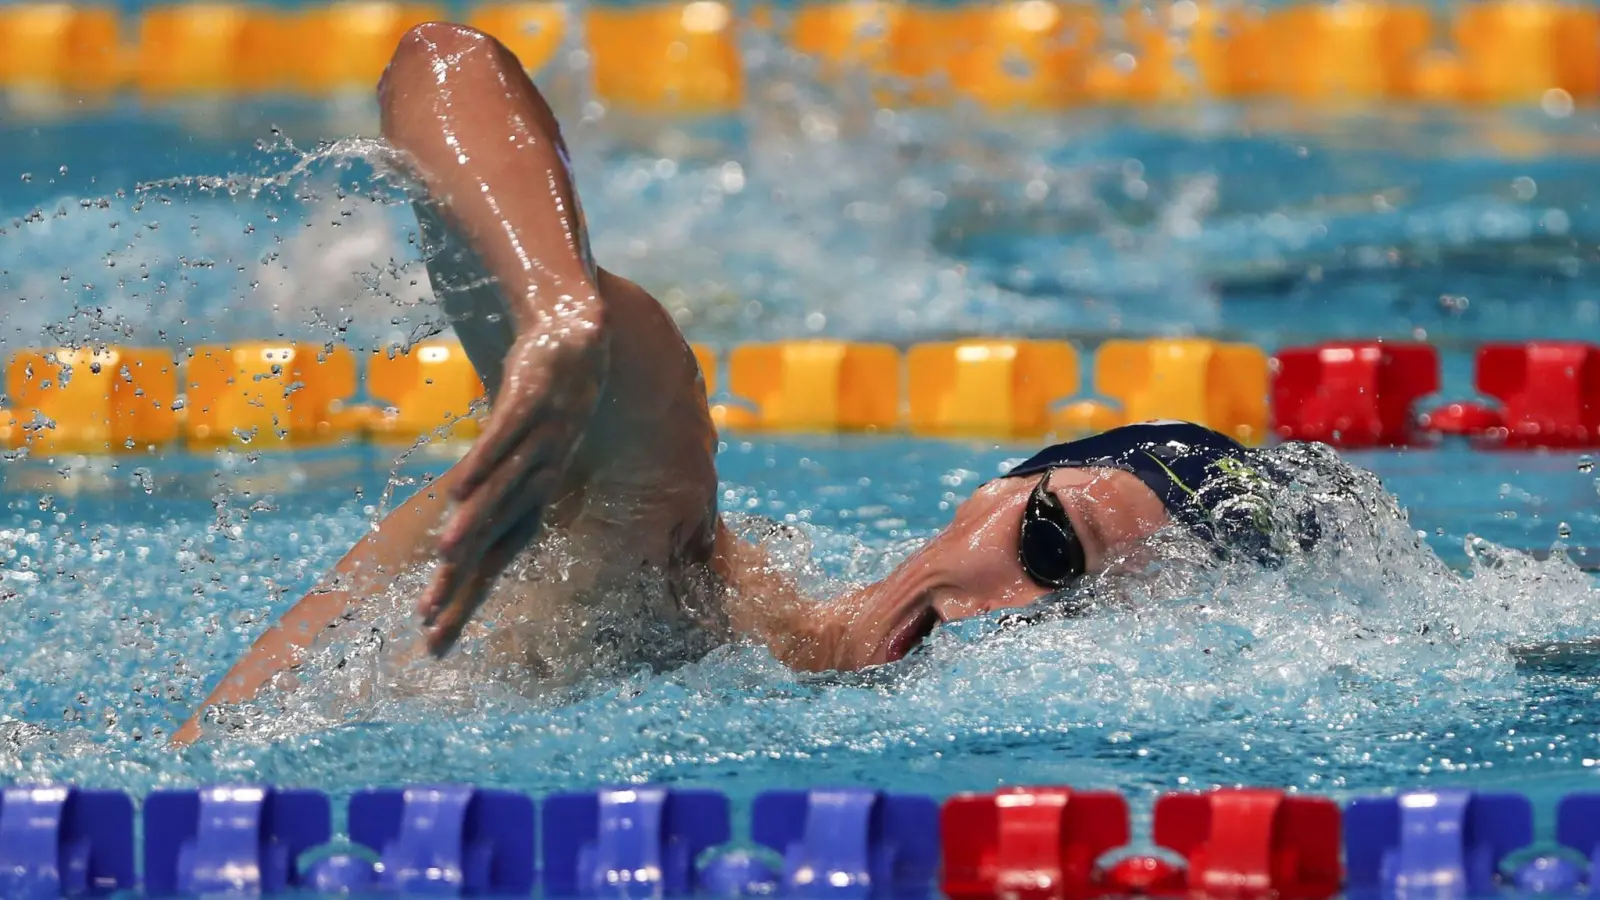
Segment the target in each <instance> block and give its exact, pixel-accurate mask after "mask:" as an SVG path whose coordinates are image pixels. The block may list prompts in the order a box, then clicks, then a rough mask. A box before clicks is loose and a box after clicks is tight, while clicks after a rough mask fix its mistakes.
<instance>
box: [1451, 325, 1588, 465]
mask: <svg viewBox="0 0 1600 900" xmlns="http://www.w3.org/2000/svg"><path fill="white" fill-rule="evenodd" d="M1477 383H1478V390H1479V391H1481V392H1483V393H1484V394H1487V395H1488V396H1490V397H1493V398H1495V399H1496V400H1499V401H1500V403H1501V405H1502V409H1503V418H1504V422H1505V424H1504V427H1503V429H1491V430H1489V431H1488V432H1486V433H1485V437H1486V438H1488V439H1489V440H1491V441H1494V442H1498V443H1502V444H1504V445H1505V446H1506V447H1518V448H1521V447H1591V446H1594V445H1595V444H1597V443H1600V347H1595V346H1594V345H1592V344H1582V343H1578V342H1576V341H1540V342H1535V343H1529V344H1485V345H1483V346H1482V347H1480V348H1478V366H1477Z"/></svg>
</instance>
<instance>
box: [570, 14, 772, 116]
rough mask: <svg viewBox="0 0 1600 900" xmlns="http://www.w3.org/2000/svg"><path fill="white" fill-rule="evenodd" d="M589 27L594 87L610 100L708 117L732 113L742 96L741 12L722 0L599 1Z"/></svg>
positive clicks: (643, 108) (635, 107)
mask: <svg viewBox="0 0 1600 900" xmlns="http://www.w3.org/2000/svg"><path fill="white" fill-rule="evenodd" d="M584 25H585V30H586V33H587V34H588V38H589V51H590V53H591V54H592V55H593V72H594V88H595V93H596V95H598V96H599V98H600V99H602V100H604V101H606V102H608V103H611V104H613V105H616V106H619V107H622V108H625V109H629V110H633V111H648V112H654V113H678V114H684V115H703V114H715V113H725V112H728V111H730V110H733V109H736V108H738V106H739V105H740V103H741V102H742V101H743V97H744V72H743V62H742V60H741V59H740V56H739V47H738V44H737V43H736V40H735V37H736V28H735V22H734V10H733V7H731V6H730V5H728V4H727V3H724V2H722V0H689V2H686V3H672V4H659V3H652V4H647V5H643V6H614V5H610V4H593V5H591V6H589V7H588V8H587V9H586V10H585V18H584Z"/></svg>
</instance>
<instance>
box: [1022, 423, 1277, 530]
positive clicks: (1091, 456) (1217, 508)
mask: <svg viewBox="0 0 1600 900" xmlns="http://www.w3.org/2000/svg"><path fill="white" fill-rule="evenodd" d="M1102 468H1103V469H1120V470H1122V471H1124V472H1129V473H1132V474H1133V475H1135V476H1137V477H1138V478H1139V480H1140V481H1142V482H1144V483H1145V484H1146V485H1147V486H1148V487H1149V488H1150V490H1152V491H1154V492H1155V495H1156V496H1157V497H1158V498H1160V500H1161V503H1162V505H1163V506H1165V507H1166V509H1167V513H1168V514H1169V515H1171V516H1172V518H1173V519H1175V520H1176V521H1178V522H1181V523H1183V524H1184V525H1187V526H1188V527H1189V528H1190V529H1192V530H1193V531H1194V532H1195V533H1197V534H1199V535H1200V536H1201V537H1203V538H1205V539H1207V540H1210V541H1212V542H1214V543H1216V544H1219V545H1222V544H1226V545H1229V546H1238V545H1240V544H1243V545H1245V546H1246V547H1249V548H1251V549H1258V550H1259V549H1264V548H1266V547H1270V545H1271V532H1272V526H1271V522H1270V519H1269V517H1268V516H1267V515H1266V509H1267V507H1266V504H1267V503H1268V502H1269V500H1268V497H1267V496H1266V495H1267V493H1268V490H1267V488H1268V487H1269V486H1270V485H1271V476H1270V475H1269V473H1268V470H1267V469H1265V468H1264V467H1263V466H1262V465H1261V463H1260V461H1259V460H1257V459H1256V458H1255V454H1253V453H1252V452H1251V451H1250V450H1249V449H1247V448H1246V447H1245V446H1244V445H1242V444H1240V443H1239V442H1238V441H1235V440H1233V439H1232V438H1230V437H1228V436H1226V435H1224V434H1220V433H1218V432H1215V431H1212V430H1211V429H1209V428H1204V427H1201V426H1199V425H1195V424H1192V423H1189V422H1146V423H1143V424H1139V425H1124V426H1122V427H1120V428H1113V429H1112V430H1110V431H1107V432H1104V433H1102V434H1097V435H1094V436H1093V437H1087V438H1083V439H1082V440H1076V441H1070V442H1068V443H1064V444H1056V445H1055V446H1053V447H1047V448H1045V449H1044V450H1041V451H1040V452H1039V453H1037V454H1035V455H1034V456H1033V457H1031V458H1029V459H1027V460H1026V461H1024V462H1022V463H1021V464H1019V465H1018V466H1017V467H1016V468H1014V469H1012V470H1011V471H1010V472H1007V473H1006V475H1005V477H1007V478H1019V477H1023V476H1027V475H1037V474H1041V473H1044V472H1047V471H1049V470H1051V469H1102ZM1230 501H1232V502H1230Z"/></svg>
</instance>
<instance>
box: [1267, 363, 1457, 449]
mask: <svg viewBox="0 0 1600 900" xmlns="http://www.w3.org/2000/svg"><path fill="white" fill-rule="evenodd" d="M1272 368H1273V376H1274V377H1273V381H1272V413H1273V431H1274V432H1275V433H1276V434H1277V435H1278V437H1279V438H1280V439H1281V440H1286V441H1321V442H1323V443H1326V444H1331V445H1333V446H1335V447H1345V448H1363V447H1394V446H1406V445H1410V444H1415V443H1418V442H1419V441H1421V440H1423V439H1424V438H1425V436H1426V435H1425V433H1424V432H1422V431H1421V430H1420V429H1419V428H1418V427H1417V423H1416V418H1415V416H1414V414H1413V412H1412V408H1413V406H1414V405H1415V404H1416V402H1417V400H1418V399H1420V398H1422V397H1425V396H1427V395H1429V394H1433V393H1436V392H1437V391H1438V390H1439V353H1438V351H1436V350H1435V349H1434V348H1433V347H1430V346H1428V345H1427V344H1415V343H1386V342H1381V341H1354V342H1344V343H1330V344H1320V345H1318V346H1315V347H1291V348H1288V349H1285V350H1282V351H1279V353H1278V354H1277V356H1276V357H1274V358H1273V361H1272Z"/></svg>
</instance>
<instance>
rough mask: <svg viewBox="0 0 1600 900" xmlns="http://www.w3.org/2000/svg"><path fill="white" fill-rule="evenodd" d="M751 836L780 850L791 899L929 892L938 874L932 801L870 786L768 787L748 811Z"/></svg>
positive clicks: (902, 897)
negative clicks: (823, 788)
mask: <svg viewBox="0 0 1600 900" xmlns="http://www.w3.org/2000/svg"><path fill="white" fill-rule="evenodd" d="M750 834H751V837H752V838H754V839H755V841H756V842H757V843H759V844H762V845H764V846H767V847H770V848H772V849H773V850H776V851H777V852H779V853H782V854H783V861H784V869H783V881H782V883H781V891H780V892H781V893H784V894H787V895H789V896H794V897H824V896H826V897H839V898H858V897H859V898H868V897H870V898H891V897H893V898H896V900H923V898H926V897H929V896H931V894H932V892H933V887H934V881H935V879H936V878H937V877H938V874H939V805H938V804H937V803H936V802H935V801H934V800H933V799H932V798H930V797H920V796H914V795H903V794H882V793H878V792H877V791H866V790H839V791H809V792H808V791H771V792H769V793H765V794H762V795H761V796H759V797H757V798H756V800H755V803H754V804H753V805H752V806H751V809H750Z"/></svg>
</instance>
